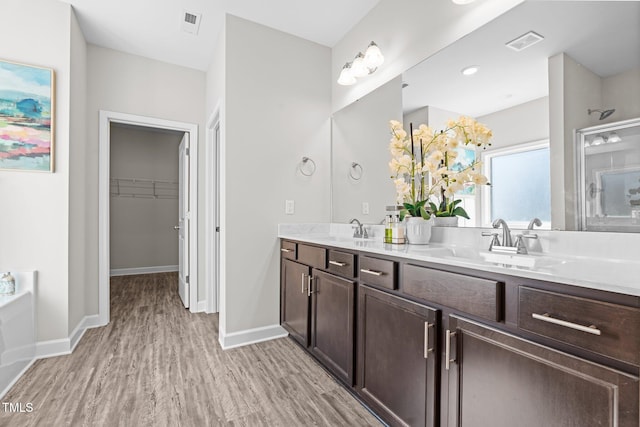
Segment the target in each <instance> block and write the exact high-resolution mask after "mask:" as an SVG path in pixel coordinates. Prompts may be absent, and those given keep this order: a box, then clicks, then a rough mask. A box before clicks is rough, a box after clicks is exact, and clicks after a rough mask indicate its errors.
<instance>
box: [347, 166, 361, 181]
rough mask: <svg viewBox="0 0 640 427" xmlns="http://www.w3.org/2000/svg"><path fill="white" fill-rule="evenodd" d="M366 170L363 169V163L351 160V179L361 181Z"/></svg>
mask: <svg viewBox="0 0 640 427" xmlns="http://www.w3.org/2000/svg"><path fill="white" fill-rule="evenodd" d="M363 172H364V170H363V169H362V165H361V164H360V163H357V162H351V167H350V168H349V176H350V177H351V179H354V180H356V181H359V180H360V178H362V173H363Z"/></svg>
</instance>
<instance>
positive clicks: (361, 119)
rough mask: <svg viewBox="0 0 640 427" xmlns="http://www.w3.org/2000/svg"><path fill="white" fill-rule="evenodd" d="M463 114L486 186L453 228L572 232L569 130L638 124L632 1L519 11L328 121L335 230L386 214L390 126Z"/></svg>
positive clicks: (639, 73) (573, 160)
mask: <svg viewBox="0 0 640 427" xmlns="http://www.w3.org/2000/svg"><path fill="white" fill-rule="evenodd" d="M470 66H475V67H477V72H476V73H475V74H472V75H464V74H463V73H462V71H463V70H464V69H466V68H467V67H470ZM459 115H468V116H471V117H475V118H476V119H478V120H479V121H480V122H482V123H485V124H486V125H487V126H489V127H490V128H491V129H492V131H493V134H494V138H493V143H492V146H491V147H490V148H489V149H487V150H485V151H483V152H481V153H480V152H478V153H476V155H477V156H480V157H481V158H482V160H483V164H484V167H485V174H486V175H487V176H488V177H489V179H490V181H491V184H492V185H491V186H489V187H484V186H483V187H482V188H476V190H475V191H474V192H473V194H465V195H464V196H463V197H464V204H465V208H466V210H467V212H469V214H470V216H471V219H470V220H465V221H463V222H461V224H460V225H463V226H471V227H478V226H487V225H488V224H489V223H490V222H491V220H492V219H495V218H497V217H501V218H504V219H506V220H507V221H508V222H509V223H510V224H513V225H514V226H515V227H516V228H517V227H518V226H526V224H528V222H529V220H531V219H532V218H534V217H538V218H540V219H541V220H542V221H543V223H544V226H545V227H547V228H552V229H560V230H575V229H579V219H578V210H579V209H578V204H579V201H580V199H581V198H580V197H579V195H578V189H579V188H580V186H579V185H578V179H577V178H576V170H577V167H576V165H577V164H579V163H580V162H579V159H578V158H577V156H578V155H579V152H580V150H577V149H576V142H575V141H574V139H575V135H576V131H579V130H581V129H590V128H593V127H595V126H604V125H612V126H615V124H616V123H618V122H624V121H628V120H632V119H636V118H638V117H640V2H625V1H619V2H616V1H527V2H524V3H522V4H520V5H518V6H516V7H515V8H513V9H511V10H510V11H508V12H506V13H505V14H503V15H502V16H500V17H498V18H496V19H495V20H493V21H491V22H489V23H488V24H486V25H485V26H483V27H481V28H479V29H478V30H476V31H474V32H473V33H471V34H470V35H468V36H467V37H464V38H462V39H460V40H458V41H457V42H455V43H454V44H452V45H450V46H449V47H447V48H445V49H443V50H441V51H440V52H438V53H436V54H435V55H433V56H431V57H429V58H427V59H426V60H425V61H423V62H422V63H420V64H418V65H416V66H415V67H413V68H411V69H410V70H407V71H406V72H405V73H403V74H402V75H401V76H398V77H397V78H396V79H394V80H392V81H390V82H389V83H387V84H385V85H384V86H382V87H380V88H378V89H376V90H375V91H374V92H372V93H370V94H368V95H367V96H365V97H363V98H362V99H360V100H359V101H357V102H355V103H353V104H352V105H349V106H347V107H345V108H344V109H342V110H340V111H338V112H336V113H335V114H334V117H333V131H332V220H333V221H334V222H346V221H349V220H350V219H351V218H354V217H357V218H359V219H360V220H362V221H363V222H366V223H378V222H380V220H382V219H383V218H384V215H385V206H386V205H391V204H394V202H395V190H394V187H393V183H392V182H391V179H390V178H389V171H388V167H387V164H388V162H389V160H390V157H389V151H388V143H389V138H390V134H389V128H388V121H389V120H391V119H396V120H399V121H403V122H404V123H405V125H408V123H409V122H411V123H413V124H414V126H415V125H417V124H421V123H425V124H428V125H429V126H431V127H432V128H434V129H441V128H442V127H443V126H444V123H445V122H446V120H448V119H451V118H457V117H458V116H459ZM638 145H639V146H638V147H637V149H638V150H640V142H639V143H638ZM627 166H629V167H638V168H639V169H640V165H635V166H634V165H627Z"/></svg>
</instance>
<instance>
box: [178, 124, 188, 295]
mask: <svg viewBox="0 0 640 427" xmlns="http://www.w3.org/2000/svg"><path fill="white" fill-rule="evenodd" d="M178 150H179V158H180V160H179V164H178V174H179V176H180V178H179V180H178V181H179V184H178V225H177V226H176V228H177V229H178V282H179V286H178V293H179V294H180V299H181V300H182V303H183V304H184V306H185V308H189V133H188V132H185V134H184V136H183V137H182V141H181V142H180V148H179V149H178Z"/></svg>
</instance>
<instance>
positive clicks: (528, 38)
mask: <svg viewBox="0 0 640 427" xmlns="http://www.w3.org/2000/svg"><path fill="white" fill-rule="evenodd" d="M541 40H544V37H542V36H541V35H540V34H538V33H534V32H533V31H529V32H528V33H526V34H523V35H521V36H520V37H518V38H516V39H513V40H511V41H510V42H509V43H507V44H506V46H507V47H508V48H510V49H513V50H515V51H516V52H520V51H521V50H524V49H526V48H528V47H530V46H533V45H534V44H536V43H538V42H539V41H541Z"/></svg>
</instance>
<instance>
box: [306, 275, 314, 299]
mask: <svg viewBox="0 0 640 427" xmlns="http://www.w3.org/2000/svg"><path fill="white" fill-rule="evenodd" d="M307 280H308V282H307V296H308V297H310V296H311V294H312V293H313V291H312V290H311V285H312V284H313V277H312V276H307Z"/></svg>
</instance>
